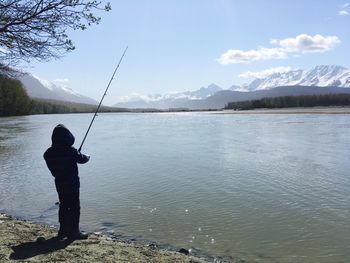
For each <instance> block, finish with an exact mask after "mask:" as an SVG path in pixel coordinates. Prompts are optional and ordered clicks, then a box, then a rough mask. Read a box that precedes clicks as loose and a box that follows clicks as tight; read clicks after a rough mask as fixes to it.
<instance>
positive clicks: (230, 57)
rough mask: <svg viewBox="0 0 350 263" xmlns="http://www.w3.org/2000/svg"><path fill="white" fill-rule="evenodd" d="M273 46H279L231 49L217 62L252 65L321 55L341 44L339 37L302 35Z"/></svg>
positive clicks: (277, 41) (274, 41)
mask: <svg viewBox="0 0 350 263" xmlns="http://www.w3.org/2000/svg"><path fill="white" fill-rule="evenodd" d="M270 43H271V44H274V45H277V46H278V47H275V48H265V47H260V48H258V49H251V50H248V51H243V50H239V49H229V50H228V51H226V52H225V53H223V54H222V55H221V56H220V58H218V59H217V61H218V62H219V63H220V64H223V65H227V64H241V63H251V62H253V61H258V60H271V59H283V58H288V55H289V54H292V55H293V56H295V55H299V54H303V53H316V52H318V53H321V52H325V51H328V50H330V49H332V48H333V47H334V46H335V45H337V44H339V43H340V40H339V38H338V37H337V36H326V37H325V36H322V35H319V34H317V35H314V36H309V35H307V34H300V35H298V36H296V37H295V38H285V39H282V40H278V39H274V40H271V41H270Z"/></svg>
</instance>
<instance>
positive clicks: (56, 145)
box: [44, 124, 90, 240]
mask: <svg viewBox="0 0 350 263" xmlns="http://www.w3.org/2000/svg"><path fill="white" fill-rule="evenodd" d="M51 140H52V145H51V147H50V148H48V149H47V150H46V151H45V153H44V159H45V161H46V164H47V167H48V168H49V170H50V172H51V174H52V175H53V177H55V185H56V190H57V193H58V198H59V211H58V221H59V223H60V228H59V231H58V235H57V237H58V238H59V239H64V238H68V239H71V240H75V239H86V238H87V237H88V235H87V234H85V233H82V232H80V229H79V220H80V198H79V192H80V189H79V188H80V181H79V175H78V165H77V163H80V164H83V163H87V162H88V161H89V160H90V156H88V155H85V154H82V153H81V152H79V151H78V150H77V149H76V148H74V147H73V144H74V141H75V138H74V136H73V134H72V133H71V132H70V131H69V130H68V129H67V128H66V127H65V126H64V125H63V124H58V125H57V126H56V127H55V128H54V129H53V132H52V136H51Z"/></svg>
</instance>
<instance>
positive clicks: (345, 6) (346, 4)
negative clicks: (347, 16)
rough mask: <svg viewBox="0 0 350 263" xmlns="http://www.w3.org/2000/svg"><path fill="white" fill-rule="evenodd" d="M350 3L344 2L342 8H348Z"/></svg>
mask: <svg viewBox="0 0 350 263" xmlns="http://www.w3.org/2000/svg"><path fill="white" fill-rule="evenodd" d="M349 5H350V4H349V3H345V4H343V6H342V8H347V7H348V6H349Z"/></svg>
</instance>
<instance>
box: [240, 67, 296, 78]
mask: <svg viewBox="0 0 350 263" xmlns="http://www.w3.org/2000/svg"><path fill="white" fill-rule="evenodd" d="M291 70H292V68H291V67H275V68H269V69H265V70H262V71H256V72H252V71H246V72H243V73H241V74H240V75H239V77H240V78H254V79H263V78H266V77H268V76H270V75H272V74H274V73H284V72H288V71H291Z"/></svg>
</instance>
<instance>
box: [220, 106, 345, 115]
mask: <svg viewBox="0 0 350 263" xmlns="http://www.w3.org/2000/svg"><path fill="white" fill-rule="evenodd" d="M217 114H350V107H304V108H302V107H298V108H275V109H266V108H264V109H251V110H223V111H222V112H219V113H217Z"/></svg>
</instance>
